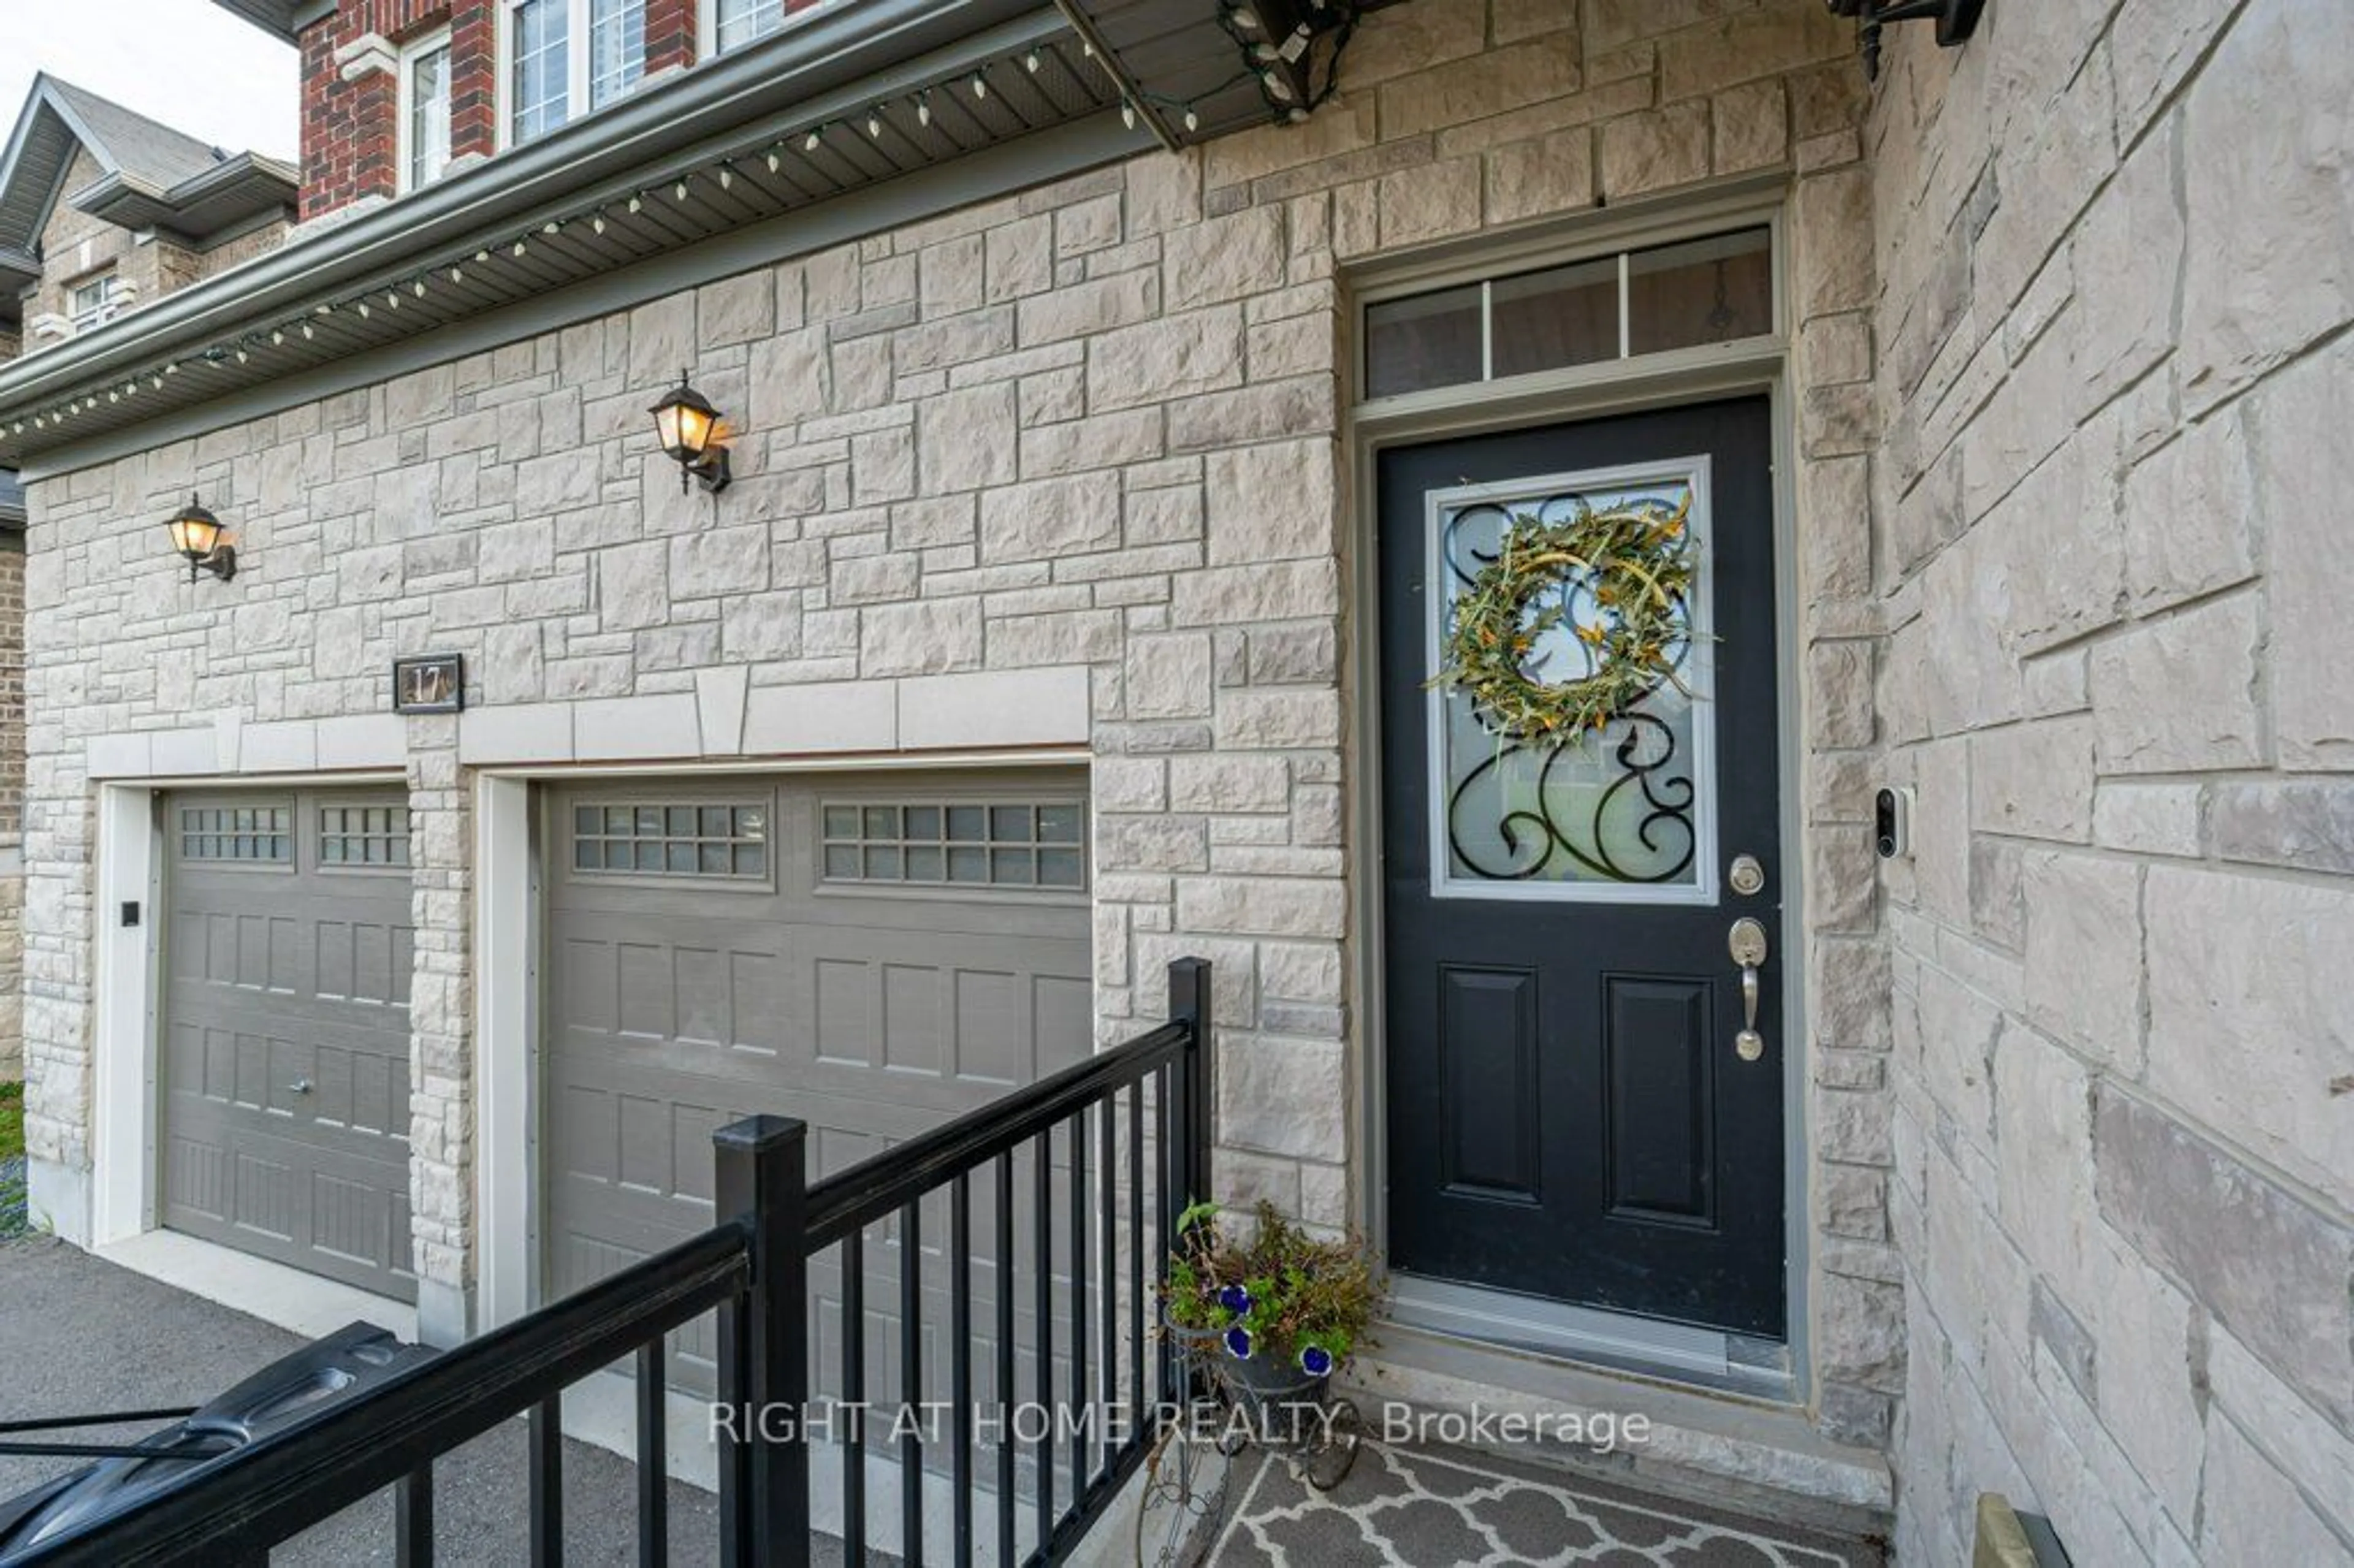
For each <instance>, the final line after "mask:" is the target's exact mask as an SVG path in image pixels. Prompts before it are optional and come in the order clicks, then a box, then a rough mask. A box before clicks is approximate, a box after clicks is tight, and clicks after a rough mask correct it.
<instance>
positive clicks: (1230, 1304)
mask: <svg viewBox="0 0 2354 1568" xmlns="http://www.w3.org/2000/svg"><path fill="white" fill-rule="evenodd" d="M1218 1305H1219V1306H1221V1307H1223V1308H1225V1309H1226V1310H1227V1311H1229V1312H1232V1313H1234V1314H1235V1316H1237V1317H1240V1316H1241V1315H1242V1314H1243V1313H1245V1312H1247V1311H1249V1310H1250V1308H1251V1298H1250V1292H1249V1291H1247V1290H1245V1289H1244V1288H1243V1287H1241V1286H1239V1285H1229V1286H1227V1287H1225V1289H1224V1290H1221V1291H1219V1292H1218Z"/></svg>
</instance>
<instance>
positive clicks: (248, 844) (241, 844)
mask: <svg viewBox="0 0 2354 1568" xmlns="http://www.w3.org/2000/svg"><path fill="white" fill-rule="evenodd" d="M180 858H181V859H182V860H184V861H196V862H201V863H206V864H208V865H213V864H217V865H219V866H221V867H223V868H224V869H228V868H243V869H249V870H279V871H292V870H293V869H294V808H293V807H292V805H291V804H266V805H239V806H183V807H181V808H180Z"/></svg>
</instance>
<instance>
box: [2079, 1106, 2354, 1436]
mask: <svg viewBox="0 0 2354 1568" xmlns="http://www.w3.org/2000/svg"><path fill="white" fill-rule="evenodd" d="M2096 1094H2097V1110H2096V1113H2095V1123H2094V1129H2095V1130H2094V1160H2095V1161H2096V1167H2097V1171H2098V1177H2097V1182H2098V1191H2099V1194H2100V1204H2101V1213H2102V1215H2103V1217H2105V1219H2106V1220H2107V1221H2108V1222H2109V1224H2112V1225H2113V1226H2115V1228H2116V1230H2117V1232H2118V1234H2120V1235H2122V1236H2123V1237H2124V1238H2125V1239H2126V1241H2127V1242H2129V1243H2131V1244H2132V1245H2134V1246H2135V1247H2137V1249H2139V1250H2140V1251H2141V1252H2142V1253H2143V1254H2144V1255H2146V1256H2147V1257H2148V1258H2149V1259H2150V1260H2151V1262H2153V1263H2154V1264H2156V1265H2157V1266H2158V1267H2159V1268H2161V1269H2163V1270H2164V1271H2165V1272H2166V1273H2167V1274H2168V1275H2169V1276H2170V1277H2173V1278H2174V1279H2175V1280H2177V1281H2179V1283H2180V1284H2181V1285H2182V1286H2183V1287H2185V1288H2186V1289H2187V1290H2188V1291H2189V1292H2190V1296H2191V1298H2193V1299H2194V1300H2196V1301H2197V1302H2199V1303H2200V1305H2201V1306H2203V1307H2204V1308H2207V1309H2208V1310H2209V1311H2210V1312H2211V1313H2213V1314H2214V1315H2215V1318H2216V1319H2217V1320H2218V1321H2219V1322H2220V1323H2221V1325H2222V1326H2223V1327H2224V1328H2225V1329H2226V1330H2229V1331H2230V1332H2231V1333H2232V1335H2233V1336H2234V1337H2235V1338H2237V1339H2238V1340H2240V1341H2241V1342H2242V1343H2243V1344H2244V1345H2246V1346H2247V1348H2248V1349H2249V1351H2251V1352H2253V1354H2254V1355H2255V1357H2256V1358H2257V1359H2258V1360H2259V1361H2263V1362H2264V1365H2265V1366H2266V1367H2268V1368H2270V1369H2271V1371H2272V1372H2273V1373H2274V1376H2276V1377H2278V1378H2279V1379H2280V1380H2281V1381H2282V1382H2284V1383H2287V1384H2288V1385H2289V1386H2290V1387H2291V1388H2294V1389H2296V1390H2297V1391H2299V1392H2300V1393H2302V1394H2303V1395H2304V1396H2305V1397H2306V1399H2307V1400H2309V1401H2310V1402H2312V1404H2314V1405H2315V1406H2316V1407H2317V1408H2318V1409H2320V1410H2322V1411H2325V1412H2327V1414H2329V1415H2330V1417H2331V1418H2332V1419H2333V1420H2335V1421H2336V1422H2337V1423H2338V1425H2340V1426H2341V1427H2344V1426H2347V1425H2354V1306H2349V1301H2354V1229H2349V1228H2348V1227H2347V1226H2346V1225H2345V1224H2343V1223H2342V1222H2340V1221H2337V1220H2333V1219H2332V1218H2330V1217H2329V1216H2328V1215H2327V1214H2325V1213H2322V1212H2321V1211H2319V1210H2317V1209H2315V1208H2312V1207H2309V1206H2307V1205H2306V1204H2305V1203H2303V1202H2299V1201H2298V1200H2297V1199H2296V1198H2295V1197H2293V1196H2291V1195H2290V1194H2289V1193H2288V1192H2285V1191H2283V1190H2282V1189H2281V1188H2280V1187H2278V1186H2276V1185H2274V1183H2273V1182H2271V1181H2267V1180H2266V1179H2265V1178H2264V1176H2262V1175H2260V1174H2259V1173H2258V1172H2256V1171H2253V1170H2251V1169H2250V1168H2249V1167H2247V1166H2245V1165H2243V1164H2242V1163H2240V1162H2239V1161H2238V1160H2234V1159H2233V1158H2232V1157H2231V1156H2230V1155H2229V1154H2227V1153H2225V1152H2224V1151H2223V1150H2221V1148H2220V1147H2219V1146H2217V1145H2215V1144H2213V1143H2211V1142H2209V1141H2207V1140H2206V1139H2202V1138H2200V1137H2199V1136H2198V1135H2197V1134H2195V1133H2193V1132H2192V1131H2191V1130H2190V1128H2186V1127H2184V1126H2183V1125H2182V1124H2181V1123H2180V1122H2179V1121H2177V1120H2175V1119H2174V1118H2172V1117H2170V1116H2168V1114H2167V1113H2165V1112H2164V1111H2161V1110H2159V1109H2158V1107H2155V1106H2152V1105H2149V1104H2147V1103H2146V1102H2144V1101H2142V1100H2139V1099H2137V1098H2135V1097H2133V1096H2131V1095H2130V1094H2127V1093H2126V1092H2125V1091H2124V1090H2122V1089H2120V1088H2119V1087H2117V1086H2115V1085H2113V1084H2104V1085H2102V1086H2100V1088H2099V1089H2098V1090H2097V1091H2096Z"/></svg>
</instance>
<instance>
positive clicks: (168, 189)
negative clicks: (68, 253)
mask: <svg viewBox="0 0 2354 1568" xmlns="http://www.w3.org/2000/svg"><path fill="white" fill-rule="evenodd" d="M78 152H79V153H87V154H90V161H91V162H93V163H94V164H97V165H98V167H99V169H100V171H101V174H100V177H99V179H98V180H96V181H95V182H93V183H92V184H90V185H88V186H86V187H84V188H83V189H81V190H79V191H68V190H67V189H66V188H65V182H66V177H67V174H68V172H69V170H71V169H72V167H73V163H74V156H75V154H77V153H78ZM298 185H299V181H298V175H297V173H296V171H295V170H294V169H293V168H292V167H291V166H289V165H287V164H282V163H281V162H279V161H278V160H276V159H274V158H267V157H263V156H261V155H260V154H254V153H239V154H228V153H225V152H223V151H222V150H221V149H219V148H218V147H215V146H212V145H210V144H208V143H204V142H201V141H198V140H197V139H196V137H194V136H189V135H186V134H184V133H182V132H178V131H175V130H173V129H172V128H171V127H170V126H168V125H164V124H162V123H160V122H156V121H154V120H150V119H148V118H147V117H146V116H145V115H143V114H140V113H138V112H136V111H133V110H129V109H125V108H123V107H122V105H121V104H119V103H116V102H113V101H111V100H108V99H104V98H101V97H100V96H99V95H98V94H96V93H94V92H90V91H88V90H85V89H82V88H79V87H76V86H74V85H73V84H72V83H70V82H64V81H59V80H58V79H57V78H55V77H53V76H50V75H48V73H46V72H44V73H42V74H41V75H39V76H37V77H35V78H34V79H33V90H32V91H31V92H29V93H27V95H26V98H25V107H24V109H23V111H21V112H20V113H19V114H18V115H17V116H16V129H15V131H14V132H11V133H10V135H9V137H8V144H7V148H6V150H5V152H0V319H9V320H13V319H14V318H15V313H16V291H18V290H20V289H22V288H24V287H26V286H27V284H28V283H31V282H33V281H36V280H37V279H38V277H39V276H40V266H41V263H40V252H39V245H40V237H41V231H42V230H43V229H44V228H47V227H48V222H49V217H50V214H51V213H53V212H54V211H56V209H57V204H58V199H59V198H60V197H63V198H64V199H65V200H67V201H68V202H69V203H70V204H71V205H72V206H73V207H75V208H76V209H77V210H78V211H81V212H87V213H89V214H90V215H91V216H92V217H99V218H102V219H104V220H106V221H107V222H109V223H114V224H119V225H121V226H122V227H123V228H134V229H149V228H169V229H172V230H175V231H176V232H179V233H182V234H186V235H188V236H190V237H191V238H205V237H207V236H209V235H213V234H217V233H219V232H221V231H222V230H224V229H227V228H231V227H233V226H234V225H236V224H239V223H241V222H245V221H248V220H249V219H253V218H258V217H266V216H268V215H270V214H271V213H273V212H276V211H279V210H281V209H287V208H291V207H292V206H293V203H294V200H295V196H296V194H297V190H298Z"/></svg>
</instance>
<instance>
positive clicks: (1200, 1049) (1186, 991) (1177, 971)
mask: <svg viewBox="0 0 2354 1568" xmlns="http://www.w3.org/2000/svg"><path fill="white" fill-rule="evenodd" d="M1169 1016H1170V1017H1171V1018H1172V1019H1173V1020H1176V1021H1178V1022H1182V1023H1184V1024H1185V1025H1186V1026H1187V1027H1188V1029H1189V1030H1190V1031H1191V1033H1192V1034H1193V1038H1192V1039H1191V1040H1190V1041H1188V1042H1187V1043H1186V1046H1185V1093H1184V1103H1185V1116H1184V1120H1183V1121H1182V1123H1181V1124H1180V1126H1179V1128H1178V1129H1177V1131H1178V1138H1179V1139H1180V1141H1179V1144H1178V1154H1179V1165H1178V1169H1179V1171H1180V1172H1181V1174H1182V1177H1183V1181H1184V1186H1183V1191H1182V1193H1181V1195H1180V1196H1179V1198H1178V1203H1179V1206H1180V1207H1181V1208H1182V1206H1183V1205H1184V1204H1187V1203H1198V1202H1206V1201H1207V1200H1208V1199H1209V1198H1210V1195H1211V1194H1210V1136H1211V1131H1212V1128H1213V1127H1214V1124H1215V1122H1216V1121H1217V1117H1218V1102H1217V1098H1216V1096H1217V1081H1216V1078H1215V1076H1214V1072H1213V1067H1212V1059H1213V1055H1214V1046H1215V1041H1214V1025H1213V1023H1212V1022H1211V1018H1210V960H1209V959H1176V960H1175V961H1174V962H1172V963H1171V964H1170V966H1169Z"/></svg>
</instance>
